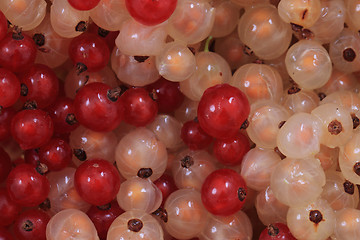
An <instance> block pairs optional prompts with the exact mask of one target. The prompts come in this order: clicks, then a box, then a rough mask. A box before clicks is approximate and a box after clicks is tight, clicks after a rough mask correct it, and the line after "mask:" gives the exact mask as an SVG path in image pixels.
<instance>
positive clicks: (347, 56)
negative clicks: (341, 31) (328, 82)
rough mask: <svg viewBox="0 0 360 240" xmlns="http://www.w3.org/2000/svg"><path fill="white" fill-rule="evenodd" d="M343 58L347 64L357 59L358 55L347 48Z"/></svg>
mask: <svg viewBox="0 0 360 240" xmlns="http://www.w3.org/2000/svg"><path fill="white" fill-rule="evenodd" d="M343 58H344V59H345V61H347V62H352V61H354V59H355V58H356V53H355V51H354V50H353V49H352V48H347V49H345V50H344V51H343Z"/></svg>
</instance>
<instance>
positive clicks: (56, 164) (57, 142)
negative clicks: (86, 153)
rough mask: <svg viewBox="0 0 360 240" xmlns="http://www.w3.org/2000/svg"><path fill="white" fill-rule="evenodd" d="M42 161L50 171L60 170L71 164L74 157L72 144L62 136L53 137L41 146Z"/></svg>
mask: <svg viewBox="0 0 360 240" xmlns="http://www.w3.org/2000/svg"><path fill="white" fill-rule="evenodd" d="M39 156H40V162H41V163H44V164H45V165H46V166H47V167H48V168H49V170H50V171H59V170H61V169H64V168H65V167H67V166H68V165H69V163H70V162H71V159H72V150H71V147H70V145H69V144H68V143H67V142H65V141H64V140H62V139H60V138H53V139H51V140H50V141H49V142H48V143H47V144H45V145H44V146H42V147H40V150H39Z"/></svg>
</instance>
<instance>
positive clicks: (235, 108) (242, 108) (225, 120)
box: [198, 84, 250, 138]
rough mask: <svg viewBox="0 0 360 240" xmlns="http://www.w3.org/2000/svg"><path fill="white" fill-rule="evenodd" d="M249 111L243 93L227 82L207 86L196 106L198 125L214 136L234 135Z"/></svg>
mask: <svg viewBox="0 0 360 240" xmlns="http://www.w3.org/2000/svg"><path fill="white" fill-rule="evenodd" d="M249 113H250V105H249V101H248V100H247V98H246V96H245V94H244V93H243V92H241V91H240V90H239V89H238V88H235V87H232V86H230V85H228V84H218V85H215V86H213V87H210V88H208V89H207V90H206V91H205V92H204V94H203V96H202V97H201V100H200V102H199V106H198V120H199V123H200V127H201V128H202V129H203V130H204V131H205V132H206V133H207V134H209V135H210V136H213V137H215V138H228V137H231V136H235V135H236V134H237V132H238V131H239V129H240V127H241V125H242V124H243V122H244V121H245V120H246V119H247V117H248V115H249Z"/></svg>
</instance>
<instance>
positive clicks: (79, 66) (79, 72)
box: [76, 62, 87, 75]
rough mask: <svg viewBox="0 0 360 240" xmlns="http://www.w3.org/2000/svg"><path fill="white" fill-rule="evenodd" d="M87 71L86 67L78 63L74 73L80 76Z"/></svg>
mask: <svg viewBox="0 0 360 240" xmlns="http://www.w3.org/2000/svg"><path fill="white" fill-rule="evenodd" d="M86 70H87V66H86V65H85V64H84V63H81V62H78V63H76V73H77V75H80V74H81V73H83V72H85V71H86Z"/></svg>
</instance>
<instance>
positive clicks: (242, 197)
mask: <svg viewBox="0 0 360 240" xmlns="http://www.w3.org/2000/svg"><path fill="white" fill-rule="evenodd" d="M238 198H239V200H240V201H244V200H245V198H246V191H245V189H244V188H239V189H238Z"/></svg>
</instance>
